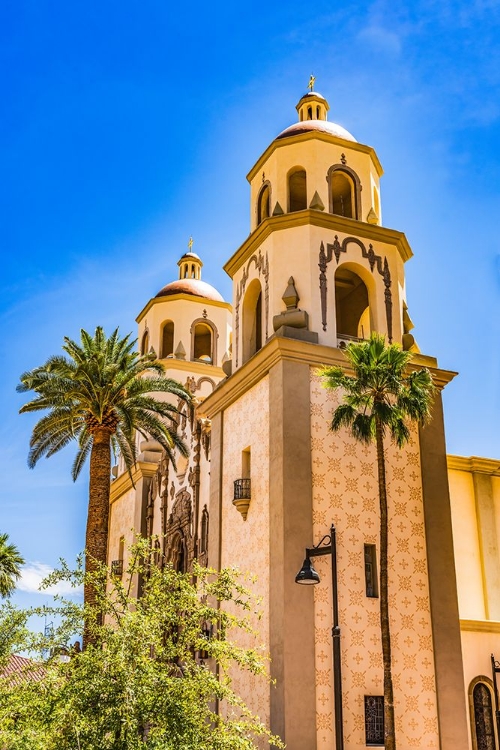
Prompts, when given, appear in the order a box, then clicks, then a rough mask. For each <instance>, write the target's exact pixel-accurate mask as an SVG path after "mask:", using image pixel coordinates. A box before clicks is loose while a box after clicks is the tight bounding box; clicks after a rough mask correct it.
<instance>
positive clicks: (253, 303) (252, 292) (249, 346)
mask: <svg viewBox="0 0 500 750" xmlns="http://www.w3.org/2000/svg"><path fill="white" fill-rule="evenodd" d="M242 339H243V362H246V361H247V360H248V359H250V357H252V356H253V355H254V354H255V353H256V352H258V351H259V349H262V287H261V285H260V281H259V280H258V279H254V280H253V281H252V282H251V284H250V285H249V286H248V289H247V291H246V294H245V297H244V299H243V337H242Z"/></svg>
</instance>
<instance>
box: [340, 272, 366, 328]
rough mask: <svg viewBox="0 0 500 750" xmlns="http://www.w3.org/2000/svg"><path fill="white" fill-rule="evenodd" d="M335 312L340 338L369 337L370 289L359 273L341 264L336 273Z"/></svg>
mask: <svg viewBox="0 0 500 750" xmlns="http://www.w3.org/2000/svg"><path fill="white" fill-rule="evenodd" d="M335 313H336V319H337V336H338V337H339V338H341V339H347V340H349V339H367V338H369V336H370V330H371V325H370V307H369V300H368V289H367V288H366V285H365V283H364V281H363V280H362V279H361V278H360V277H359V276H358V274H357V273H354V271H351V270H350V269H348V268H346V267H345V266H340V268H339V269H338V270H337V272H336V274H335Z"/></svg>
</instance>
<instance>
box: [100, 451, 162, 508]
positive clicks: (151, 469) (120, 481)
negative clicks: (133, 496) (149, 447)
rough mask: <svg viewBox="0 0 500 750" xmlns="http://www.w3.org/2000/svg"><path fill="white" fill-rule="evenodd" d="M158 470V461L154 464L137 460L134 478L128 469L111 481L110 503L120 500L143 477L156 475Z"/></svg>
mask: <svg viewBox="0 0 500 750" xmlns="http://www.w3.org/2000/svg"><path fill="white" fill-rule="evenodd" d="M157 470H158V464H157V463H155V464H152V463H147V462H146V461H137V463H136V464H135V465H134V466H133V468H132V472H131V473H132V478H130V474H129V473H128V471H124V472H123V474H120V476H119V477H117V478H116V479H115V480H114V481H113V482H111V486H110V491H109V502H110V505H111V504H112V503H114V502H115V500H118V499H119V498H120V497H122V495H124V494H125V492H128V490H131V489H133V488H134V486H135V485H136V484H137V482H139V481H140V480H141V479H144V478H145V477H152V476H154V475H155V474H156V471H157Z"/></svg>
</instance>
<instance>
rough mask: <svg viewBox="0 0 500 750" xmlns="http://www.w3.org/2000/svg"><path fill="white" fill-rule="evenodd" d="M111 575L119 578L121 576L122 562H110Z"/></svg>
mask: <svg viewBox="0 0 500 750" xmlns="http://www.w3.org/2000/svg"><path fill="white" fill-rule="evenodd" d="M111 575H112V576H116V578H121V577H122V575H123V560H112V561H111Z"/></svg>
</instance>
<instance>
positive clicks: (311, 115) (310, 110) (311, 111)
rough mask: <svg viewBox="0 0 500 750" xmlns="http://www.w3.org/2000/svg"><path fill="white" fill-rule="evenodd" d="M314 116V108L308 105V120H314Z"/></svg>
mask: <svg viewBox="0 0 500 750" xmlns="http://www.w3.org/2000/svg"><path fill="white" fill-rule="evenodd" d="M312 118H313V108H312V107H308V108H307V119H308V120H312Z"/></svg>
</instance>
